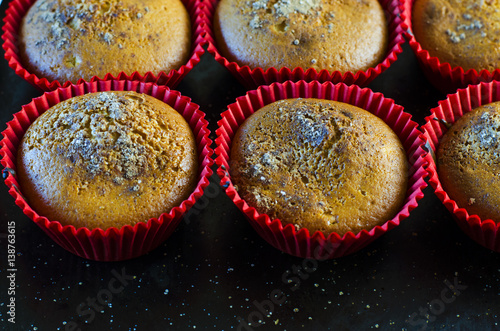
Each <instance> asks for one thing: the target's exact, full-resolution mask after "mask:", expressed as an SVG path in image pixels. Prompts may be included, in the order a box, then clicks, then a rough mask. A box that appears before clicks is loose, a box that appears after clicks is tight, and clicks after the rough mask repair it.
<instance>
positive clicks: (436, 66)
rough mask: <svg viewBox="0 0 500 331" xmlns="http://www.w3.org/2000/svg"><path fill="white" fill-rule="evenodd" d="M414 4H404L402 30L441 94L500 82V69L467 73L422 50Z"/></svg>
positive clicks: (407, 1)
mask: <svg viewBox="0 0 500 331" xmlns="http://www.w3.org/2000/svg"><path fill="white" fill-rule="evenodd" d="M414 2H415V0H405V1H404V2H403V4H402V9H401V11H402V19H403V23H402V28H403V30H404V31H405V36H406V38H407V39H408V41H409V44H410V47H411V48H412V50H413V52H414V53H415V56H416V57H417V59H418V63H419V64H420V67H421V68H422V71H423V72H424V74H425V76H426V77H427V79H428V80H429V81H430V82H431V84H432V85H434V86H435V87H436V88H437V89H438V90H440V91H441V92H444V93H452V92H455V91H456V90H457V89H459V88H465V87H467V86H468V85H470V84H479V83H482V82H491V81H493V80H500V69H495V71H488V70H481V71H480V72H479V73H478V72H477V70H475V69H469V70H467V71H466V70H464V68H462V67H452V66H451V65H450V64H449V63H447V62H441V61H440V60H439V59H438V58H437V57H435V56H430V54H429V52H428V51H427V50H425V49H422V46H421V45H420V43H419V42H418V41H417V40H416V39H415V36H414V34H413V28H412V8H413V3H414Z"/></svg>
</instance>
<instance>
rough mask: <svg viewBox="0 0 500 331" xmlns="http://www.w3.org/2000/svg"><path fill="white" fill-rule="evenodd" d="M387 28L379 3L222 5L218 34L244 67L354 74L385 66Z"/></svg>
mask: <svg viewBox="0 0 500 331" xmlns="http://www.w3.org/2000/svg"><path fill="white" fill-rule="evenodd" d="M387 25H388V24H387V22H386V19H385V16H384V11H383V9H382V7H381V5H380V3H379V2H378V1H377V0H361V1H359V0H250V1H247V0H221V1H220V3H219V5H218V6H217V9H216V12H215V18H214V33H215V37H216V41H217V46H218V49H219V51H220V53H221V54H222V55H223V56H224V57H226V58H227V59H228V60H229V61H234V62H237V63H238V64H239V65H241V66H245V65H248V66H249V67H250V68H257V67H260V68H263V69H264V70H265V69H268V68H271V67H275V68H278V69H279V68H281V67H288V68H295V67H303V68H315V69H316V70H321V69H326V70H329V71H335V70H338V71H341V72H347V71H352V72H356V71H358V70H366V69H368V68H370V67H374V66H376V65H377V64H378V63H379V62H381V61H383V59H384V57H385V54H386V51H387V44H388V38H389V33H388V29H387Z"/></svg>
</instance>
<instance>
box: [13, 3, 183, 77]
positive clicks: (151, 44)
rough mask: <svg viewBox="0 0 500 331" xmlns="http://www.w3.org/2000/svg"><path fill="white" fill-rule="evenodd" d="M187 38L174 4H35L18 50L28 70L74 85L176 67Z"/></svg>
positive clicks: (180, 11)
mask: <svg viewBox="0 0 500 331" xmlns="http://www.w3.org/2000/svg"><path fill="white" fill-rule="evenodd" d="M190 38H191V30H190V20H189V15H188V13H187V11H186V9H185V8H184V6H183V5H182V3H181V2H180V0H151V1H147V2H145V1H137V0H108V1H98V0H90V1H77V0H38V1H36V2H35V3H34V4H33V6H32V7H31V8H30V9H29V11H28V12H27V14H26V16H25V17H24V18H23V21H22V23H21V26H20V30H19V51H20V55H21V60H22V63H23V65H24V66H25V67H26V69H27V70H28V71H29V72H31V73H34V74H36V75H38V76H40V77H45V78H48V79H49V80H59V81H63V82H65V81H71V82H73V83H75V82H77V81H78V79H80V78H84V79H85V80H89V79H90V78H92V77H93V76H98V77H99V78H103V77H104V76H105V74H106V73H111V74H113V75H114V76H117V75H118V74H119V73H120V72H121V71H124V72H125V73H127V74H131V73H132V72H134V71H138V72H139V73H140V74H143V75H144V74H145V73H146V72H148V71H151V72H153V73H154V74H158V73H159V72H160V71H165V72H169V71H170V70H171V69H178V68H179V67H180V66H181V65H183V64H185V63H186V62H187V60H188V58H189V54H190V47H191V40H190Z"/></svg>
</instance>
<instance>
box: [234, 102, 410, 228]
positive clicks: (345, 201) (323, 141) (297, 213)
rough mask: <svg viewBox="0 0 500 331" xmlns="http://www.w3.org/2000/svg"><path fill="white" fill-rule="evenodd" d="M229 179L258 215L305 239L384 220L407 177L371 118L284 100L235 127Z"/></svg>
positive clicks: (391, 136)
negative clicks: (299, 231)
mask: <svg viewBox="0 0 500 331" xmlns="http://www.w3.org/2000/svg"><path fill="white" fill-rule="evenodd" d="M230 173H231V178H232V181H233V183H234V185H235V188H236V189H237V190H238V193H239V194H240V196H241V197H242V198H243V199H244V200H246V201H247V202H248V204H249V205H250V206H253V207H255V208H256V209H257V211H259V212H260V213H265V214H268V215H269V216H270V217H272V218H279V219H280V220H281V221H282V222H283V223H284V224H294V225H295V227H296V228H297V229H300V228H307V229H308V230H309V232H310V233H311V234H312V233H313V232H314V231H323V232H324V233H327V234H328V233H331V232H337V233H338V234H340V235H343V234H345V233H346V232H348V231H352V232H354V233H357V232H359V231H361V230H363V229H366V230H369V229H371V228H373V227H374V226H376V225H381V224H383V223H385V222H386V221H388V220H389V219H391V218H392V217H393V216H394V215H395V214H396V213H397V212H398V211H399V209H400V207H401V205H402V203H403V201H404V198H405V195H406V187H407V173H408V172H407V159H406V154H405V151H404V149H403V147H402V145H401V142H400V141H399V138H398V137H397V135H396V134H395V133H394V132H393V131H392V130H391V129H390V128H389V127H388V126H387V125H386V124H385V123H384V122H383V121H382V120H381V119H380V118H378V117H376V116H375V115H372V114H371V113H369V112H368V111H366V110H363V109H361V108H358V107H355V106H352V105H349V104H345V103H341V102H337V101H330V100H319V99H286V100H281V101H277V102H274V103H272V104H269V105H267V106H265V107H263V108H261V109H260V110H258V111H256V112H255V113H254V114H252V115H251V116H250V117H249V118H248V119H247V120H246V121H245V122H244V123H243V124H242V125H241V126H240V128H239V130H238V132H237V133H236V135H235V137H234V140H233V143H232V146H231V159H230Z"/></svg>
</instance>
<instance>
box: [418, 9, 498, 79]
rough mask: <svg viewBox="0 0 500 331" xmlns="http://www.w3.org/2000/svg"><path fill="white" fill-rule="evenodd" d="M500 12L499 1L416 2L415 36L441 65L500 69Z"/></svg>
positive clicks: (479, 69)
mask: <svg viewBox="0 0 500 331" xmlns="http://www.w3.org/2000/svg"><path fill="white" fill-rule="evenodd" d="M499 9H500V3H499V2H497V1H473V0H464V1H458V0H416V1H415V3H414V5H413V15H412V25H413V33H414V34H415V39H416V40H417V41H418V42H419V43H420V45H421V47H422V48H423V49H424V50H427V51H428V52H429V54H430V56H434V57H437V58H438V59H439V60H440V62H446V63H449V64H450V65H451V66H452V67H462V68H463V70H464V71H467V70H469V69H475V70H476V71H478V72H479V71H481V70H483V69H486V70H488V71H494V70H495V69H496V68H499V67H500V49H499V48H498V43H499V42H500V39H499V37H498V30H499V29H500V21H499V18H500V13H499ZM462 75H463V73H462Z"/></svg>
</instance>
